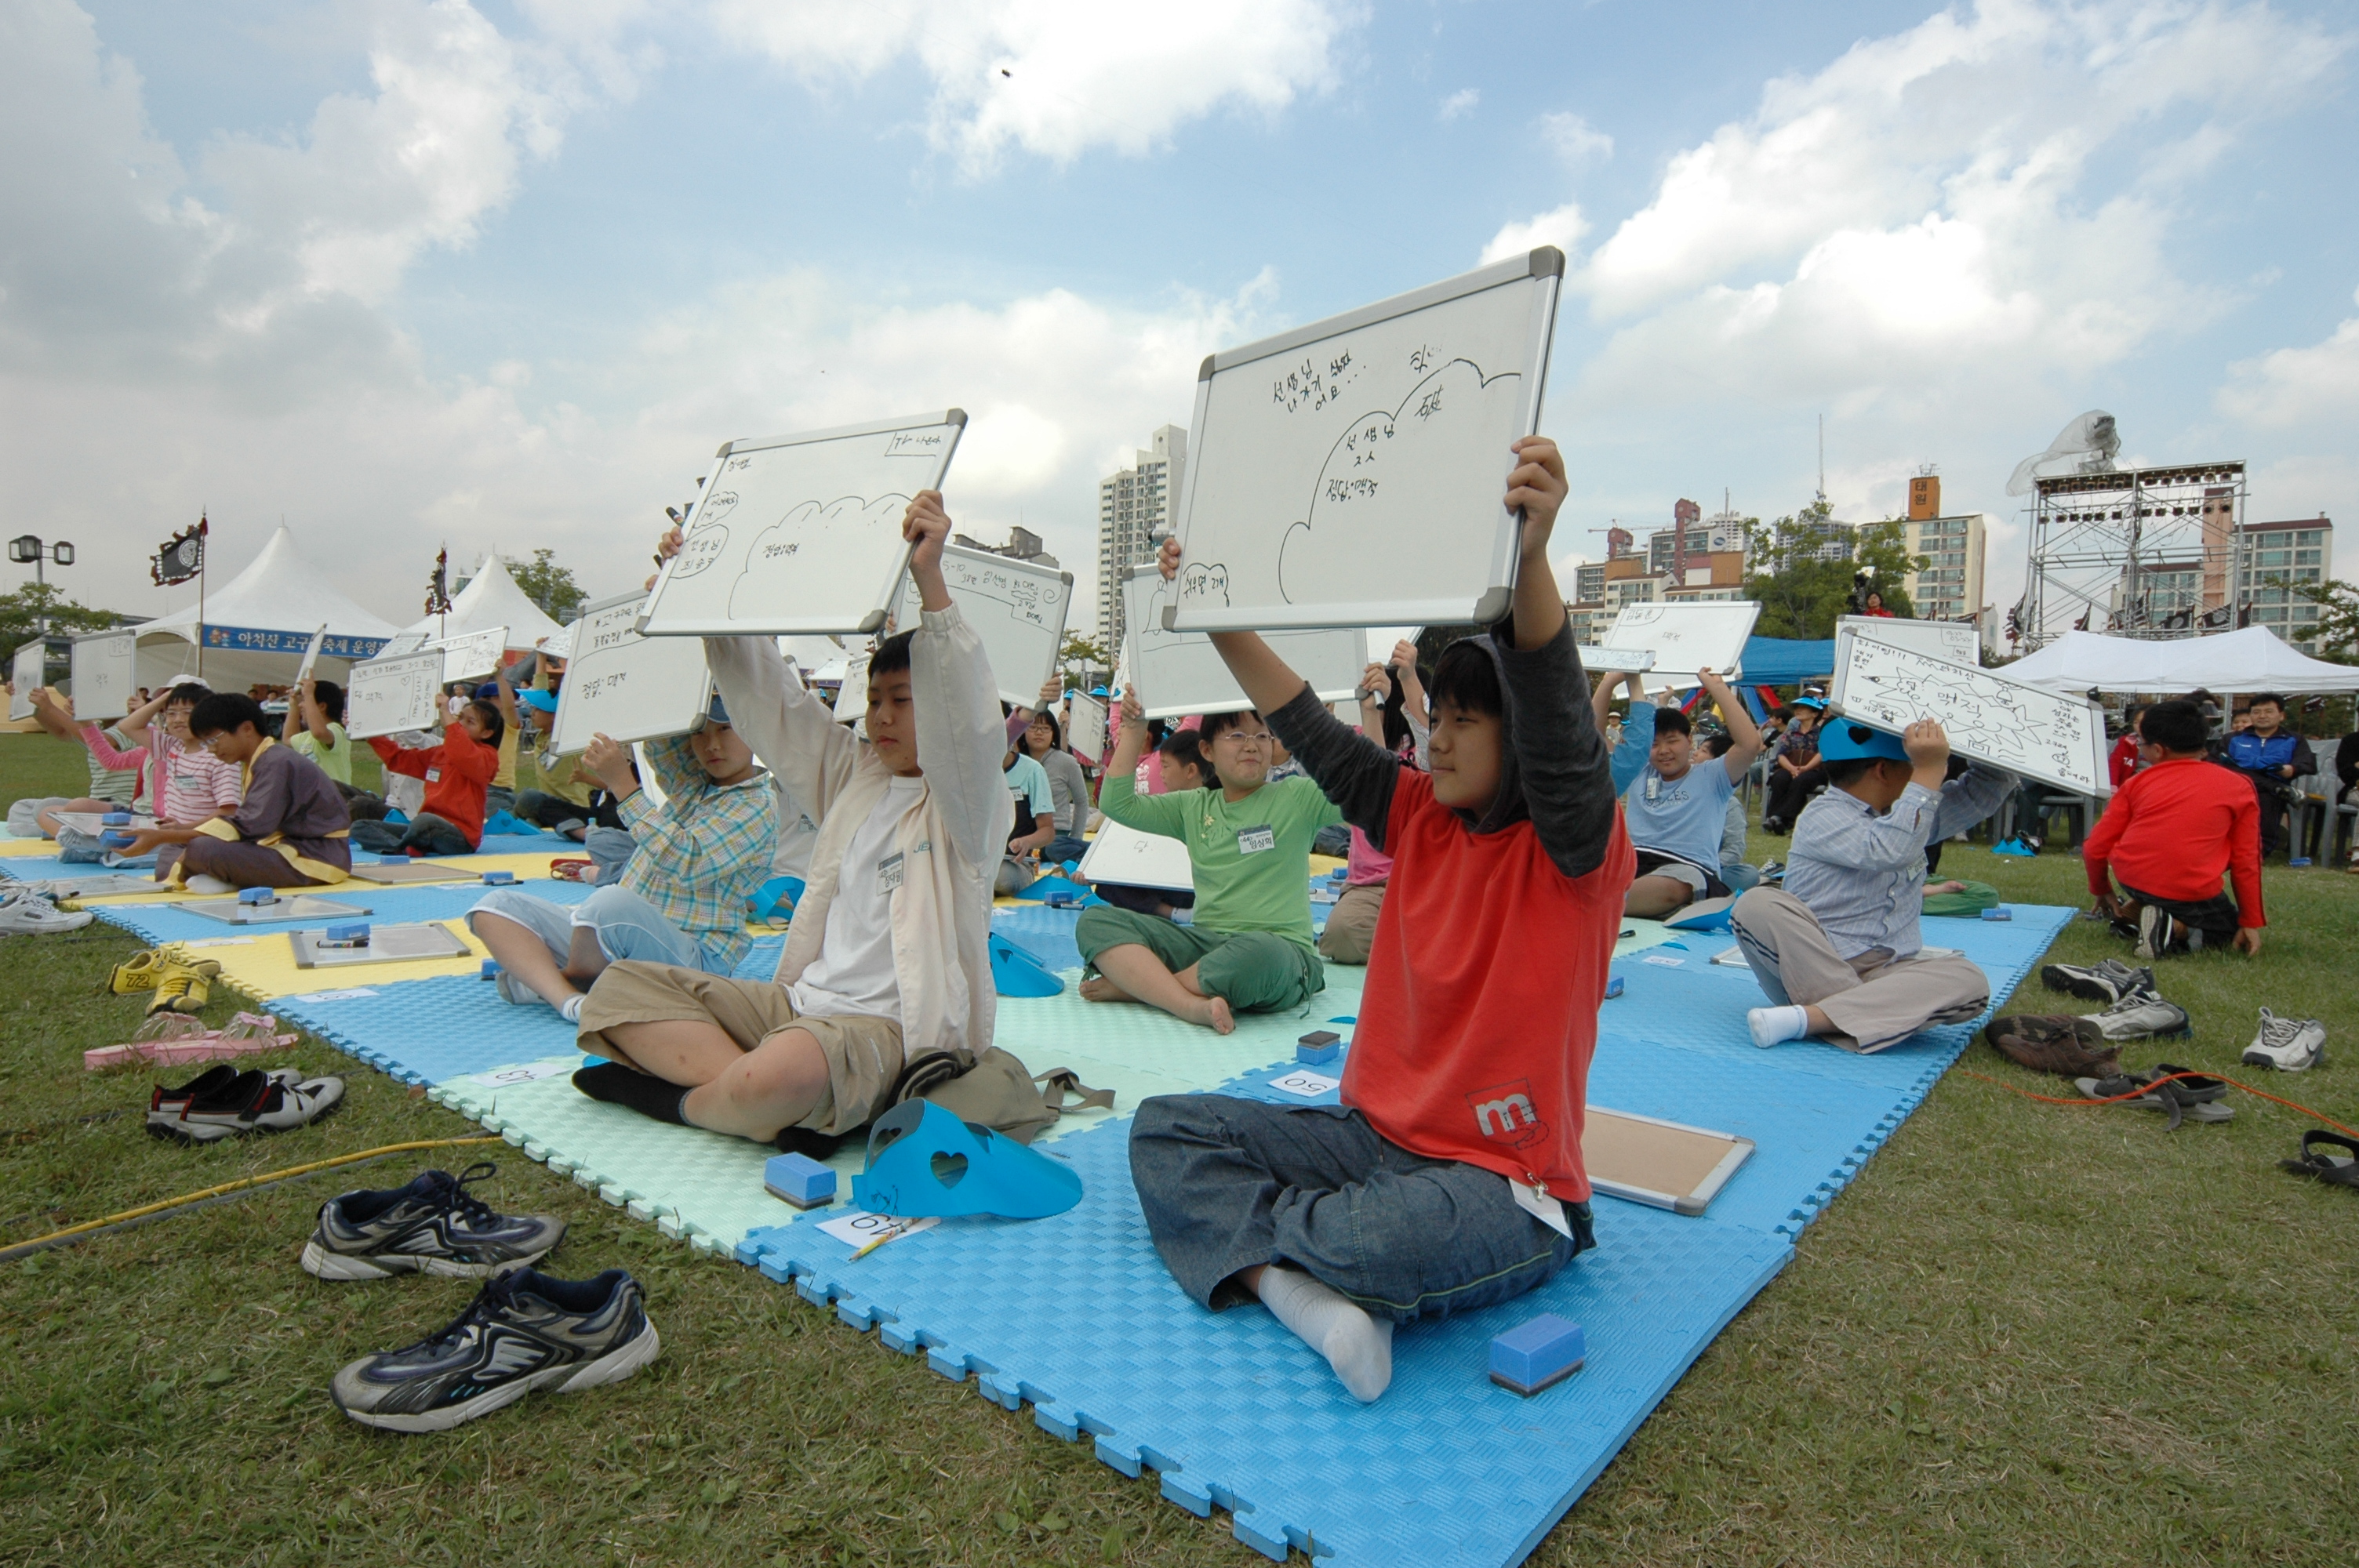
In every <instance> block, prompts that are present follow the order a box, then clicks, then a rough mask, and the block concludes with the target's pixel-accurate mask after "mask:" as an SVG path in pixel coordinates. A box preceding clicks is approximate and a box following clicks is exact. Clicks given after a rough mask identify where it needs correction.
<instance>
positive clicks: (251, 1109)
mask: <svg viewBox="0 0 2359 1568" xmlns="http://www.w3.org/2000/svg"><path fill="white" fill-rule="evenodd" d="M211 1077H212V1074H211V1073H205V1074H201V1075H200V1076H198V1078H197V1081H196V1082H197V1084H202V1083H204V1082H205V1081H206V1080H207V1079H209V1078H211ZM189 1087H190V1088H191V1089H195V1088H196V1084H191V1085H190V1086H189ZM343 1098H344V1080H343V1079H342V1078H303V1079H300V1080H299V1081H298V1080H293V1079H292V1078H291V1076H290V1075H289V1074H288V1072H287V1071H286V1069H284V1068H281V1069H278V1070H277V1071H276V1072H268V1073H266V1072H262V1071H260V1070H254V1071H249V1072H244V1073H238V1074H235V1075H234V1076H232V1077H231V1078H230V1079H229V1080H228V1081H227V1082H226V1083H218V1084H216V1086H215V1087H211V1088H207V1089H203V1090H201V1091H198V1092H196V1093H195V1094H194V1095H193V1096H192V1098H190V1099H188V1100H186V1101H184V1102H182V1103H181V1104H180V1107H179V1115H177V1116H174V1115H171V1114H169V1112H168V1108H167V1106H166V1104H165V1102H164V1100H163V1098H162V1091H159V1094H158V1098H156V1099H155V1100H153V1101H151V1102H150V1107H149V1109H148V1112H147V1130H148V1131H149V1132H152V1133H154V1134H155V1135H157V1136H158V1137H159V1138H177V1139H179V1140H180V1141H182V1142H183V1143H214V1142H218V1141H221V1140H222V1139H224V1138H234V1137H236V1136H238V1135H239V1134H240V1133H244V1132H285V1131H287V1130H288V1129H290V1128H297V1127H301V1126H304V1125H305V1124H306V1123H309V1122H310V1121H313V1120H316V1119H319V1118H320V1117H322V1116H325V1115H326V1114H327V1113H328V1112H329V1111H331V1110H333V1109H334V1108H336V1106H337V1104H338V1103H339V1102H341V1101H342V1099H343Z"/></svg>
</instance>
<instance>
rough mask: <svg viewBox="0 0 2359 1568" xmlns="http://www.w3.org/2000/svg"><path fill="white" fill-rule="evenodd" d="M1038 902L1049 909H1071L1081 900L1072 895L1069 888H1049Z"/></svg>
mask: <svg viewBox="0 0 2359 1568" xmlns="http://www.w3.org/2000/svg"><path fill="white" fill-rule="evenodd" d="M1040 902H1041V903H1045V904H1047V905H1048V906H1049V908H1050V909H1071V908H1072V907H1073V905H1075V904H1077V903H1081V902H1082V901H1081V900H1080V899H1078V898H1076V897H1075V896H1074V895H1073V891H1072V889H1071V888H1050V889H1049V892H1048V893H1047V894H1046V895H1045V896H1044V897H1043V898H1042V899H1041V901H1040Z"/></svg>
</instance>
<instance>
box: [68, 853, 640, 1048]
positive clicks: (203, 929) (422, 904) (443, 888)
mask: <svg viewBox="0 0 2359 1568" xmlns="http://www.w3.org/2000/svg"><path fill="white" fill-rule="evenodd" d="M515 887H516V891H517V892H528V893H530V894H532V895H533V896H534V897H535V898H544V899H547V900H548V901H549V903H561V904H576V903H581V902H582V900H583V899H585V898H587V897H589V896H590V894H591V893H592V892H595V891H597V890H595V889H594V888H590V887H585V886H583V885H582V883H580V882H569V881H557V880H555V879H553V878H552V879H548V880H544V881H519V882H517V883H516V884H515ZM299 891H300V892H302V893H303V894H304V896H307V897H313V898H324V899H331V900H333V901H334V902H336V903H349V904H353V905H356V906H358V907H361V908H364V909H366V910H367V911H368V912H369V916H368V917H369V919H371V920H373V921H386V922H392V921H403V922H411V921H421V920H456V919H458V918H459V916H461V915H462V914H466V913H467V912H468V911H469V910H471V909H473V908H474V907H475V904H476V903H477V901H478V900H480V899H481V898H482V897H483V896H484V892H487V891H488V890H487V889H485V888H484V885H483V884H482V883H481V882H428V883H424V884H422V885H419V886H416V887H378V886H375V884H373V883H370V882H364V881H347V882H338V883H337V884H336V885H334V886H333V887H324V888H304V889H301V890H299ZM90 911H91V913H92V914H95V915H97V916H98V917H99V918H100V919H101V920H103V921H105V922H107V923H108V924H109V925H119V926H121V927H123V929H124V930H125V931H128V932H130V933H131V934H132V935H135V936H138V937H141V938H143V939H145V940H147V941H149V942H200V941H203V940H204V939H206V938H207V937H212V936H243V935H256V934H258V933H265V932H277V931H293V930H296V929H298V928H299V923H298V922H293V921H288V922H284V923H279V924H273V925H231V924H229V923H228V922H227V921H225V920H209V919H207V918H206V917H205V916H203V915H201V914H190V913H189V912H188V910H186V909H185V908H183V907H181V906H180V905H179V904H178V903H97V904H92V905H91V906H90ZM512 1059H513V1058H512Z"/></svg>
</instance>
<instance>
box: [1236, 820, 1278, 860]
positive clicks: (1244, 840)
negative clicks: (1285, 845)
mask: <svg viewBox="0 0 2359 1568" xmlns="http://www.w3.org/2000/svg"><path fill="white" fill-rule="evenodd" d="M1264 849H1277V828H1275V827H1267V826H1264V827H1240V828H1238V829H1237V853H1238V854H1240V855H1258V854H1260V853H1261V852H1262V851H1263V850H1264Z"/></svg>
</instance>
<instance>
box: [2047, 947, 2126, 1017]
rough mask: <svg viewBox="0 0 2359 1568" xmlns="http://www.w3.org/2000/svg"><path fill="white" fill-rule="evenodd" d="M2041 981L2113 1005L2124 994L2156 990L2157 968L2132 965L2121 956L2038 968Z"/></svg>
mask: <svg viewBox="0 0 2359 1568" xmlns="http://www.w3.org/2000/svg"><path fill="white" fill-rule="evenodd" d="M2039 983H2040V984H2041V985H2044V986H2046V987H2047V988H2048V989H2049V990H2052V991H2069V992H2070V993H2071V994H2072V995H2074V996H2077V997H2081V998H2083V999H2085V1000H2089V1001H2102V1002H2104V1003H2105V1004H2107V1005H2108V1006H2111V1005H2112V1004H2113V1003H2114V1002H2117V1001H2119V1000H2122V999H2123V998H2124V997H2125V996H2140V995H2146V996H2151V995H2153V994H2154V971H2153V970H2152V969H2147V968H2131V967H2130V966H2129V965H2127V964H2125V963H2123V962H2122V961H2121V960H2120V959H2119V958H2101V959H2099V960H2098V961H2097V962H2096V963H2093V964H2089V965H2085V966H2084V965H2080V964H2049V965H2045V966H2043V967H2042V968H2041V969H2040V971H2039Z"/></svg>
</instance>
